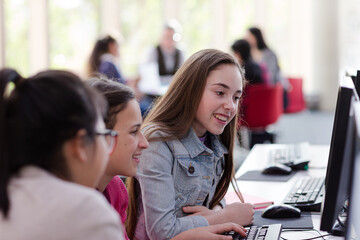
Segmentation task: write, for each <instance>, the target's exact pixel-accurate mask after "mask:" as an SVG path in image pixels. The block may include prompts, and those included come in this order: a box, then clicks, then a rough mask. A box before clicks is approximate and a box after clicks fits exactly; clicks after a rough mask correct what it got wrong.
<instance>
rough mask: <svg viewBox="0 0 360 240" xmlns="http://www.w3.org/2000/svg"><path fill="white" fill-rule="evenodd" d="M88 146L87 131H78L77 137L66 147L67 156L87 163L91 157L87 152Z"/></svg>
mask: <svg viewBox="0 0 360 240" xmlns="http://www.w3.org/2000/svg"><path fill="white" fill-rule="evenodd" d="M86 146H87V144H86V130H85V129H80V130H79V131H77V133H76V135H75V137H74V138H72V139H71V140H69V141H68V142H67V144H66V146H65V152H66V155H67V156H68V157H69V158H71V159H76V160H77V161H80V162H81V163H84V162H87V161H88V158H89V157H88V154H87V152H86Z"/></svg>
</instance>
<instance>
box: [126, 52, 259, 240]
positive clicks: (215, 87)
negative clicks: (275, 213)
mask: <svg viewBox="0 0 360 240" xmlns="http://www.w3.org/2000/svg"><path fill="white" fill-rule="evenodd" d="M244 81H245V78H244V73H243V70H242V69H241V68H240V66H239V65H238V63H237V60H236V59H234V58H233V57H232V56H231V55H229V54H227V53H223V52H221V51H218V50H214V49H208V50H202V51H199V52H197V53H195V54H194V55H192V56H191V57H190V58H189V59H188V60H187V61H186V62H185V63H184V64H183V65H182V67H181V68H180V69H179V70H178V71H177V73H176V74H175V76H174V79H173V81H172V83H171V85H170V87H169V89H168V91H167V92H166V94H165V95H164V96H163V97H162V98H161V99H160V100H159V101H158V102H157V103H156V104H155V106H154V108H153V110H152V111H150V113H149V115H148V116H147V118H146V119H145V121H144V127H143V132H144V135H145V137H146V138H147V140H148V141H149V147H148V148H147V149H145V150H144V151H143V154H142V155H141V157H140V163H139V171H138V175H137V179H138V181H139V184H140V185H136V181H134V182H133V184H132V185H133V186H132V187H131V188H130V189H129V194H130V196H133V199H134V200H133V201H130V207H129V210H134V211H135V212H134V213H132V214H129V215H130V216H129V217H130V218H131V217H135V218H136V221H135V222H136V223H137V225H136V231H135V233H134V238H135V239H170V238H172V237H174V236H175V235H177V234H179V233H181V232H184V231H186V230H188V229H193V228H196V227H200V226H207V225H213V224H219V223H224V222H234V223H237V224H239V225H249V224H251V223H252V221H253V214H254V209H253V206H252V205H251V204H247V203H234V204H230V205H228V206H225V203H224V200H223V197H224V195H225V193H226V191H227V189H228V187H229V184H230V182H231V181H232V179H233V173H234V170H233V146H234V141H235V129H236V122H237V120H236V113H237V109H238V104H239V100H240V97H241V93H242V89H243V87H244ZM140 189H141V194H136V193H137V191H139V190H140ZM238 193H239V192H238ZM239 198H240V199H241V200H242V202H243V199H242V198H241V194H239ZM134 201H136V206H131V205H132V204H133V202H134ZM132 225H134V224H132ZM128 234H129V232H128ZM130 234H132V233H130ZM130 234H129V236H131V235H130Z"/></svg>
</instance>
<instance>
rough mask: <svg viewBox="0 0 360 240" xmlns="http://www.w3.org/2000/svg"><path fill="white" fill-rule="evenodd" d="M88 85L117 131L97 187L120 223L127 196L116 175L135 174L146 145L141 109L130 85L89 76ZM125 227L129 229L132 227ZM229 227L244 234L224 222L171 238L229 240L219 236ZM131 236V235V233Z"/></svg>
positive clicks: (147, 144) (238, 228) (124, 212)
mask: <svg viewBox="0 0 360 240" xmlns="http://www.w3.org/2000/svg"><path fill="white" fill-rule="evenodd" d="M88 84H89V85H90V86H92V87H94V88H96V89H97V90H99V91H100V92H101V93H102V94H103V95H104V96H105V98H106V99H107V101H108V105H109V108H108V111H107V116H106V117H105V124H106V127H107V128H109V129H114V130H116V132H118V136H117V141H116V144H115V147H114V148H113V152H112V154H111V155H110V160H109V163H108V166H107V168H106V171H105V174H104V175H103V176H102V178H101V180H100V183H99V185H98V190H99V191H102V192H103V193H104V195H105V197H106V198H107V200H108V201H109V202H110V204H111V205H112V206H113V207H114V208H115V209H116V210H117V211H118V213H119V215H120V216H121V221H122V223H125V221H126V219H127V214H126V209H127V207H128V202H129V198H128V194H127V191H126V188H125V186H124V184H123V182H122V180H121V179H120V177H119V176H117V175H122V176H128V177H133V176H135V175H136V173H137V166H138V164H139V161H140V160H139V159H140V155H141V153H142V151H143V150H144V149H146V148H147V147H148V146H149V143H148V142H147V140H146V139H145V137H144V136H143V134H142V132H141V131H140V128H141V125H142V116H141V111H140V108H139V104H138V103H137V101H136V99H135V95H134V92H133V91H132V90H131V89H130V88H129V87H126V86H124V85H122V84H119V83H115V82H112V81H109V80H106V79H91V80H89V81H88ZM144 161H146V159H145V160H144ZM127 226H129V228H130V229H133V228H134V227H135V226H134V227H131V226H130V225H127ZM229 230H235V231H237V232H240V233H241V234H242V235H244V229H243V228H242V227H240V226H239V225H237V224H232V223H227V224H224V225H217V226H212V227H205V228H199V229H196V231H194V230H189V231H187V232H184V233H182V234H179V235H177V236H176V237H175V238H174V239H173V240H182V239H200V240H201V239H204V240H205V239H206V240H210V239H232V238H231V237H229V236H224V235H218V234H221V233H223V232H225V231H229ZM125 238H126V239H128V236H127V235H125ZM130 239H134V238H133V237H132V236H131V237H130ZM157 239H160V238H157Z"/></svg>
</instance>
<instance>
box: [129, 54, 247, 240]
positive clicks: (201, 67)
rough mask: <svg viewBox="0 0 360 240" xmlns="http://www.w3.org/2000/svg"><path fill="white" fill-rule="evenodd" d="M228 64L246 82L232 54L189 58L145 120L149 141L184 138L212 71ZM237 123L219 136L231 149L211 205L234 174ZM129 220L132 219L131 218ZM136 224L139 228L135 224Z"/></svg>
mask: <svg viewBox="0 0 360 240" xmlns="http://www.w3.org/2000/svg"><path fill="white" fill-rule="evenodd" d="M224 64H228V65H233V66H236V67H237V68H238V69H239V72H240V73H241V76H242V80H243V81H245V77H244V70H243V69H242V68H241V67H240V65H239V64H238V62H237V60H236V59H235V58H234V57H233V56H231V55H230V54H228V53H224V52H222V51H219V50H216V49H205V50H201V51H199V52H197V53H195V54H193V55H192V56H191V57H190V58H189V59H187V60H186V61H185V63H184V64H183V65H182V66H181V68H180V69H179V70H178V71H177V72H176V74H175V75H174V79H173V80H172V82H171V84H170V86H169V89H168V91H167V92H166V94H165V95H164V96H163V97H161V98H160V99H159V100H158V101H157V102H156V103H155V105H154V107H153V109H152V110H151V111H150V112H149V114H148V116H147V117H146V119H145V120H144V124H143V129H144V136H145V137H146V138H147V140H148V141H149V142H151V141H158V140H161V141H167V140H174V139H181V138H183V137H185V136H186V134H187V133H188V132H189V130H190V128H191V127H192V124H193V122H194V120H195V115H196V111H197V108H198V106H199V103H200V100H201V97H202V93H203V92H204V89H205V85H206V81H207V78H208V76H209V74H210V72H211V71H213V70H215V69H217V68H218V67H219V66H221V65H224ZM243 85H244V84H243ZM236 123H237V115H235V117H234V118H233V119H232V120H231V121H230V122H229V124H228V125H227V126H226V127H225V129H224V131H223V133H222V134H220V136H219V138H220V141H221V142H222V143H223V144H224V145H225V146H226V147H227V148H228V150H229V153H228V154H226V155H225V156H224V158H225V169H224V173H223V175H222V177H221V179H220V181H219V184H218V186H217V187H216V191H215V195H214V198H213V199H212V200H211V202H210V208H213V207H214V206H215V205H217V204H219V202H220V201H221V199H223V198H224V196H225V194H226V191H227V189H228V187H229V185H230V182H231V180H232V179H233V176H234V170H233V149H234V142H235V136H236ZM156 131H161V132H165V133H167V134H165V135H166V137H162V138H161V139H159V138H158V137H153V133H154V132H156ZM134 182H136V181H134V180H132V184H131V185H132V188H130V189H128V190H129V194H130V195H132V194H133V193H134V192H135V184H134ZM233 185H234V183H233ZM235 185H236V182H235ZM236 186H237V185H236ZM237 189H238V188H237ZM239 196H241V194H239ZM133 197H134V198H131V196H130V201H129V202H130V205H132V204H133V202H132V201H134V200H136V195H135V196H133ZM241 200H242V198H241ZM242 201H243V200H242ZM129 209H132V207H131V206H129ZM133 210H134V209H133ZM128 220H129V221H130V219H128ZM133 224H134V223H133ZM135 225H136V222H135ZM129 227H130V226H129ZM132 227H134V230H135V226H132ZM128 230H129V229H128ZM133 233H134V232H132V234H133ZM128 236H129V237H130V238H131V237H132V236H133V235H131V233H130V234H128Z"/></svg>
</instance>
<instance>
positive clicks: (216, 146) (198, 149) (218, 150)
mask: <svg viewBox="0 0 360 240" xmlns="http://www.w3.org/2000/svg"><path fill="white" fill-rule="evenodd" d="M207 134H208V137H210V139H211V146H212V149H213V150H211V149H210V148H207V147H206V146H205V144H204V143H203V142H201V140H200V139H199V137H198V136H197V135H196V133H195V131H194V129H193V128H190V130H189V132H188V134H187V136H186V137H184V138H182V139H180V142H181V143H182V144H183V145H184V147H185V148H186V149H187V151H188V152H189V154H190V156H191V157H192V158H194V157H196V156H198V155H200V154H201V153H203V152H206V153H208V154H212V153H214V154H215V156H216V157H221V156H222V155H224V154H227V153H228V149H227V148H226V147H225V146H224V145H223V144H222V143H221V142H220V140H219V138H218V137H217V136H216V135H214V134H212V133H209V132H208V133H207Z"/></svg>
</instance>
